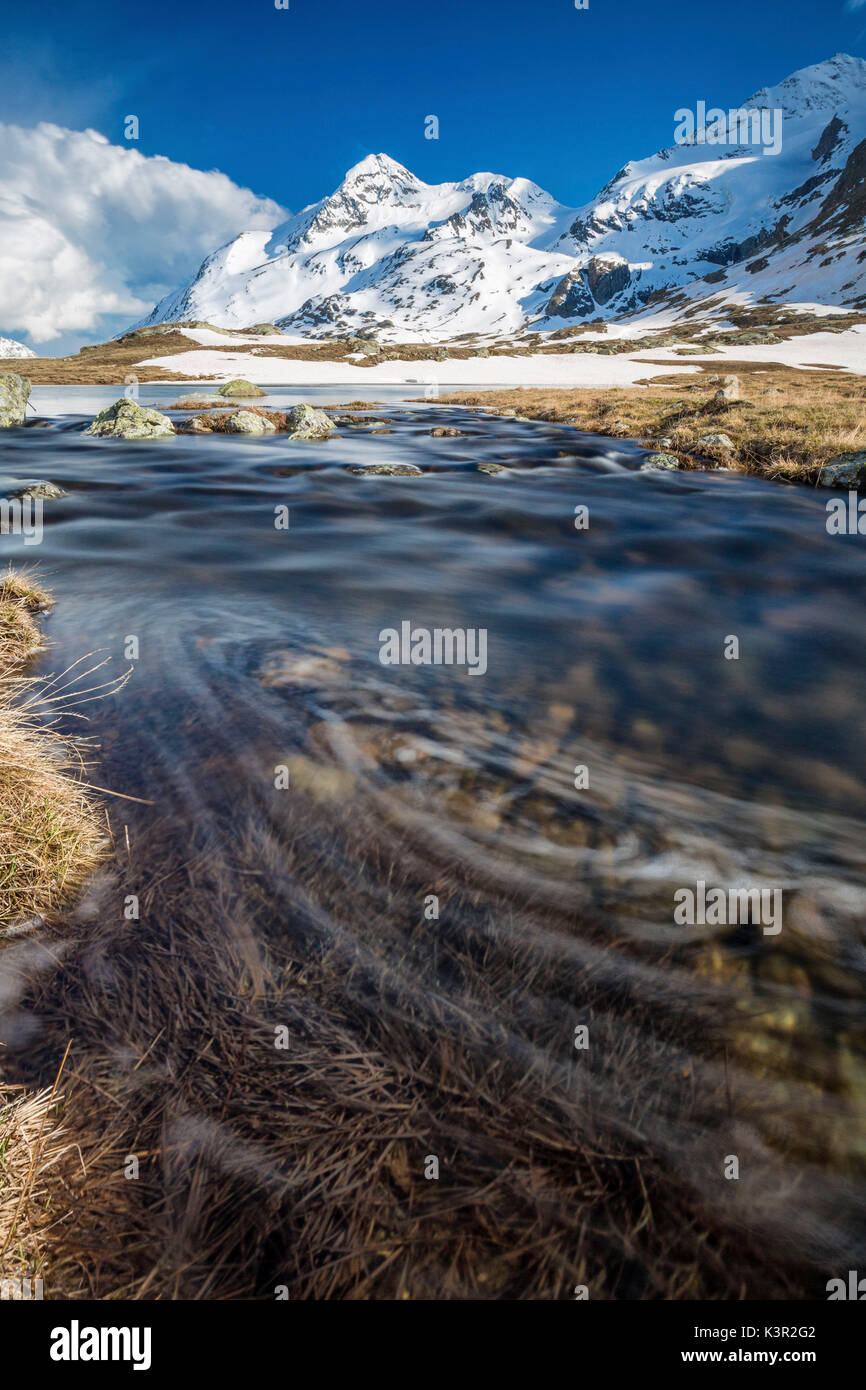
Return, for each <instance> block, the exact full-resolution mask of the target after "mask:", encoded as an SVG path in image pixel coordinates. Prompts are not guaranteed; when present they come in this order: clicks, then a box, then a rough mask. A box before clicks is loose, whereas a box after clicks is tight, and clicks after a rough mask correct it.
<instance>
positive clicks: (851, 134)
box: [144, 54, 866, 341]
mask: <svg viewBox="0 0 866 1390" xmlns="http://www.w3.org/2000/svg"><path fill="white" fill-rule="evenodd" d="M755 111H757V112H760V111H763V112H764V113H765V114H764V116H763V117H761V116H760V115H759V116H758V117H757V122H756V120H755V117H754V116H743V117H742V118H740V117H738V116H737V115H736V114H735V112H739V113H743V112H746V113H750V112H755ZM684 115H685V113H683V112H678V113H677V120H678V121H679V122H680V125H679V129H678V132H677V135H676V139H677V140H679V141H680V142H681V143H674V144H673V145H671V146H670V147H668V148H666V149H663V150H660V151H659V152H658V153H657V154H655V155H652V156H650V157H649V158H647V159H642V160H640V161H637V162H631V163H628V164H626V165H625V167H624V168H623V169H621V170H620V172H619V173H618V174H617V175H616V176H615V177H614V178H613V179H612V180H611V182H610V183H609V184H608V185H607V186H606V187H605V188H603V189H602V191H601V192H600V193H599V194H598V196H597V197H596V198H594V199H593V200H592V202H590V203H588V204H587V205H586V206H585V207H583V208H577V209H571V208H567V207H564V206H563V205H562V204H560V203H558V202H557V201H556V200H555V199H554V198H553V197H552V196H551V195H550V194H549V193H545V192H544V190H543V189H541V188H539V187H538V186H537V185H536V184H534V183H531V182H529V180H527V179H523V178H506V177H503V176H500V175H496V174H474V175H473V176H472V177H471V178H468V179H465V180H463V181H462V182H461V183H445V184H437V185H429V184H425V183H422V182H421V180H420V179H418V178H416V177H415V175H414V174H411V173H410V172H409V170H408V169H405V168H404V167H403V166H402V165H401V164H398V163H396V162H395V161H394V160H393V159H389V158H388V157H387V156H386V155H370V156H369V157H368V158H367V159H365V160H363V161H362V162H361V163H360V164H358V165H356V166H355V168H353V169H351V170H350V171H349V173H348V174H347V175H346V177H345V179H344V180H343V182H342V184H341V185H340V187H339V188H338V189H337V191H336V192H335V193H333V194H332V195H331V196H330V197H328V198H325V199H323V200H322V201H321V202H319V203H315V204H313V205H312V206H311V207H308V208H305V209H304V211H303V212H300V213H298V214H297V215H296V216H294V217H292V218H290V219H289V220H288V221H287V222H285V223H283V224H282V225H281V226H279V227H276V228H275V229H274V230H273V231H271V232H267V231H248V232H244V233H242V234H241V235H240V236H238V237H237V238H235V240H234V241H231V242H229V243H228V245H226V246H223V247H222V248H221V249H220V250H218V251H216V252H215V253H214V254H213V255H212V256H210V257H208V259H207V260H206V261H205V262H204V264H203V265H202V267H201V269H200V270H199V272H198V274H197V275H196V277H195V279H194V280H193V281H192V282H191V283H190V284H189V285H186V286H184V287H183V288H182V289H180V290H177V291H175V292H174V293H172V294H170V295H168V296H166V298H165V299H163V300H162V301H161V302H160V303H159V304H158V305H157V306H156V308H155V309H154V310H153V312H152V314H151V315H150V316H149V318H148V319H146V320H144V322H146V323H159V322H165V321H175V322H176V321H179V320H199V321H205V322H208V323H211V324H214V325H217V326H220V327H226V328H245V327H248V326H250V325H252V324H256V323H261V322H272V323H276V324H277V325H278V326H279V327H281V328H282V329H283V330H284V331H285V332H286V333H288V334H291V335H297V336H302V337H327V336H332V335H340V336H345V335H346V334H359V333H360V334H363V333H364V332H377V333H378V334H379V335H380V336H381V337H382V338H383V339H391V340H394V339H402V340H404V341H407V340H409V341H411V340H416V339H428V340H429V339H431V338H433V339H437V338H440V339H441V338H454V337H457V336H459V335H460V334H467V333H480V334H490V335H497V336H499V335H503V334H508V333H513V332H515V331H518V330H520V329H521V328H524V327H527V326H529V325H531V326H532V327H533V328H537V329H541V330H549V329H554V328H559V327H562V326H563V325H565V324H567V323H579V322H581V321H585V320H588V319H597V318H614V317H619V316H623V315H634V314H635V313H638V312H640V311H641V310H643V309H644V308H646V307H648V302H649V307H651V308H653V309H655V308H657V307H659V306H660V305H663V304H669V305H670V306H671V307H672V308H673V309H674V311H675V312H677V311H682V310H684V309H687V308H688V307H689V305H690V304H692V303H693V301H694V300H695V299H698V298H707V297H709V296H710V295H712V296H713V297H714V300H716V301H717V302H730V301H731V300H736V301H737V302H740V303H742V302H746V303H749V302H752V303H756V302H759V301H769V302H772V303H778V302H781V301H786V300H787V301H793V302H800V303H803V302H812V303H822V304H832V305H838V306H849V307H850V306H857V307H866V237H864V231H866V223H864V219H866V62H864V61H863V60H862V59H859V58H851V57H848V56H846V55H844V54H840V55H837V56H836V57H835V58H831V59H828V60H827V61H826V62H823V63H818V64H816V65H814V66H813V67H808V68H803V69H802V70H801V71H799V72H796V73H794V74H793V75H792V76H791V77H788V78H786V79H785V81H783V82H781V83H779V84H778V86H776V87H770V88H765V89H763V90H762V91H760V92H758V93H756V94H755V95H754V96H752V97H750V98H749V99H748V100H747V101H745V102H742V103H740V104H739V106H738V107H736V108H734V109H733V110H732V111H731V113H730V114H728V113H721V112H712V111H709V112H703V111H700V110H699V111H697V112H696V113H695V119H694V120H693V121H692V128H689V123H688V121H686V120H684V119H683V117H684ZM720 117H723V118H724V119H723V122H722V123H721V124H720ZM738 120H741V123H740V124H738ZM762 120H763V122H764V123H763V125H761V121H762ZM673 133H674V132H673V131H672V134H673ZM735 141H740V143H735Z"/></svg>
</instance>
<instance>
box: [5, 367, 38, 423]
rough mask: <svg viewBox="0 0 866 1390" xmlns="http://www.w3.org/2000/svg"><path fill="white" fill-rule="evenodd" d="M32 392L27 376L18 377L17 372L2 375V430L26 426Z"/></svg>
mask: <svg viewBox="0 0 866 1390" xmlns="http://www.w3.org/2000/svg"><path fill="white" fill-rule="evenodd" d="M31 390H32V387H31V385H30V382H29V381H28V379H27V377H26V376H18V374H17V372H3V374H2V375H0V429H4V430H6V429H9V427H10V425H23V424H24V412H25V411H26V409H27V402H28V401H29V399H30V392H31Z"/></svg>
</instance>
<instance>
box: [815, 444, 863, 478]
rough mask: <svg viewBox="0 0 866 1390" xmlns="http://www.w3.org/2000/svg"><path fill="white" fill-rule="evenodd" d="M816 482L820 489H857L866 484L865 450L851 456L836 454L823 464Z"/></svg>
mask: <svg viewBox="0 0 866 1390" xmlns="http://www.w3.org/2000/svg"><path fill="white" fill-rule="evenodd" d="M818 482H819V483H820V485H821V487H859V486H861V485H862V484H866V449H859V450H857V452H856V453H853V454H837V455H836V457H835V458H831V459H830V460H829V462H828V463H825V464H824V467H823V468H822V469H821V474H820V477H819V478H818Z"/></svg>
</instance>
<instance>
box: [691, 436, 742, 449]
mask: <svg viewBox="0 0 866 1390" xmlns="http://www.w3.org/2000/svg"><path fill="white" fill-rule="evenodd" d="M698 443H699V444H703V446H704V448H705V449H733V448H734V441H733V440H732V439H729V438H728V436H727V435H726V434H702V435H701V437H700V439H699V440H698Z"/></svg>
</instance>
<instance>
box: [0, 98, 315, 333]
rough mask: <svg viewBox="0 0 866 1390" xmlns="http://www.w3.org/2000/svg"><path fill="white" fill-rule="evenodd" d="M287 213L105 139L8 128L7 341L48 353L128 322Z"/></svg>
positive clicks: (1, 280)
mask: <svg viewBox="0 0 866 1390" xmlns="http://www.w3.org/2000/svg"><path fill="white" fill-rule="evenodd" d="M286 216H287V214H286V210H285V209H284V208H281V207H280V206H279V204H278V203H274V202H272V201H271V200H270V199H269V198H259V197H257V196H256V195H255V194H254V193H252V192H250V190H249V189H247V188H239V187H238V185H237V184H235V183H233V182H232V180H231V179H230V178H227V177H226V175H225V174H221V173H218V172H216V171H211V172H210V173H205V172H203V171H202V170H199V169H191V168H189V167H188V166H187V165H186V164H175V163H174V162H173V161H172V160H170V159H164V158H162V157H161V156H159V155H155V156H146V155H142V154H139V153H138V151H137V150H134V149H128V148H125V147H119V146H117V145H112V144H110V143H109V141H108V140H106V138H105V136H104V135H100V134H99V133H98V132H97V131H95V130H84V131H75V130H65V129H63V128H62V127H60V126H56V125H48V124H41V125H37V126H35V127H33V128H32V129H24V128H23V127H21V126H14V125H3V124H0V333H7V334H12V335H13V336H19V337H20V336H21V335H22V334H27V335H28V336H29V338H30V339H31V341H32V342H34V343H43V342H47V341H49V340H50V339H52V338H56V337H58V336H60V335H61V334H67V333H70V332H73V333H81V334H82V335H85V334H92V333H93V331H94V330H96V329H98V328H99V326H100V320H101V319H102V317H103V316H104V315H122V316H125V317H126V318H128V319H129V320H130V321H132V320H133V319H136V318H140V317H141V316H142V315H144V314H146V313H147V312H148V311H149V310H150V309H151V307H152V306H153V304H154V303H155V302H156V301H157V300H158V299H160V298H161V297H162V296H163V295H164V294H166V293H167V292H168V291H169V290H170V289H172V288H173V287H174V286H175V285H178V284H181V283H183V281H184V280H187V279H188V278H189V276H190V274H191V273H192V272H193V271H194V270H196V269H197V268H198V265H199V263H200V262H201V260H202V259H203V258H204V256H206V255H208V254H209V253H210V252H211V251H213V250H215V249H216V247H218V246H220V245H222V244H223V243H224V242H226V241H228V240H229V239H230V238H231V237H233V236H235V235H236V234H237V233H238V232H241V231H245V230H247V229H248V228H258V227H273V226H274V225H275V224H276V223H278V222H281V221H283V220H285V218H286Z"/></svg>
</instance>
